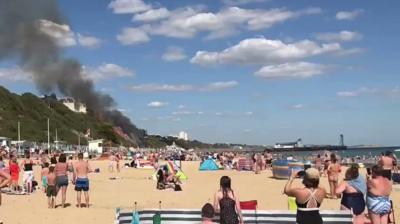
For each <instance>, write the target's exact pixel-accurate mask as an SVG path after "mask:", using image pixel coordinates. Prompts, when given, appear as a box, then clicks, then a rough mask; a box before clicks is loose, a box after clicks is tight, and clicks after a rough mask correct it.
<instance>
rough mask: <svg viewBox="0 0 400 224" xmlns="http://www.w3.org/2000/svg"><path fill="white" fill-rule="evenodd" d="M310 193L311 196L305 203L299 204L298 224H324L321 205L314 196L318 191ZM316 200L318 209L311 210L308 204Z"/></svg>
mask: <svg viewBox="0 0 400 224" xmlns="http://www.w3.org/2000/svg"><path fill="white" fill-rule="evenodd" d="M308 190H309V191H310V196H309V197H308V199H307V201H306V202H305V203H298V202H297V201H296V204H297V215H296V223H298V224H323V222H322V217H321V215H320V214H319V206H321V203H319V202H318V200H317V199H316V198H315V196H314V194H315V192H316V190H314V191H311V190H310V189H308ZM311 200H314V201H315V202H316V203H317V207H315V208H309V207H308V203H309V202H310V201H311Z"/></svg>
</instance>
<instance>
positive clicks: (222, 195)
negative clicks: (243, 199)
mask: <svg viewBox="0 0 400 224" xmlns="http://www.w3.org/2000/svg"><path fill="white" fill-rule="evenodd" d="M214 209H215V211H216V212H219V214H220V223H221V224H239V223H240V224H243V216H242V211H241V209H240V204H239V198H238V196H237V195H235V193H234V191H233V190H232V188H231V178H229V177H228V176H223V177H221V180H220V189H219V190H218V191H217V193H215V195H214Z"/></svg>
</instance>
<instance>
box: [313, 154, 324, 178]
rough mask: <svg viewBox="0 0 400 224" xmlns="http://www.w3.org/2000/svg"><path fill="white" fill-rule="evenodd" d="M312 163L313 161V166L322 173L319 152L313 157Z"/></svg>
mask: <svg viewBox="0 0 400 224" xmlns="http://www.w3.org/2000/svg"><path fill="white" fill-rule="evenodd" d="M314 163H315V168H316V169H317V170H318V171H319V173H320V174H322V172H323V170H322V158H321V155H320V154H318V155H317V158H315V160H314Z"/></svg>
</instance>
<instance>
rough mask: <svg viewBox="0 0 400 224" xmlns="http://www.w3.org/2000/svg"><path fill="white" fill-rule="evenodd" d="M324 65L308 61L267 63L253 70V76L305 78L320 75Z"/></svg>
mask: <svg viewBox="0 0 400 224" xmlns="http://www.w3.org/2000/svg"><path fill="white" fill-rule="evenodd" d="M324 70H325V66H323V65H319V64H314V63H309V62H294V63H285V64H278V65H267V66H264V67H262V68H261V69H260V70H258V71H257V72H255V73H254V74H255V76H257V77H260V78H264V79H297V78H301V79H305V78H311V77H313V76H316V75H320V74H322V73H323V72H324Z"/></svg>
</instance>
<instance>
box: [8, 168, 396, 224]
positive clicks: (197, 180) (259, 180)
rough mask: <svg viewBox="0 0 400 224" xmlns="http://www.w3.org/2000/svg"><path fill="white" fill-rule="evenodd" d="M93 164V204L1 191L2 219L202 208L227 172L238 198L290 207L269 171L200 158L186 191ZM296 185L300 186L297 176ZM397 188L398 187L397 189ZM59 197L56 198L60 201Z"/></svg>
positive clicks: (61, 221)
mask: <svg viewBox="0 0 400 224" xmlns="http://www.w3.org/2000/svg"><path fill="white" fill-rule="evenodd" d="M90 163H91V166H92V167H93V168H100V170H101V172H100V173H91V174H90V176H89V178H90V204H91V207H90V208H76V207H75V204H76V193H75V192H74V190H73V185H69V187H68V191H67V203H69V204H70V206H69V207H67V208H61V207H59V208H57V209H48V208H47V198H46V197H45V195H44V193H42V192H41V191H37V192H35V193H33V194H32V195H19V196H10V195H5V194H3V204H2V205H1V206H0V220H2V221H3V222H4V224H19V223H21V224H26V223H30V224H32V223H33V224H36V223H38V224H41V223H43V224H45V223H53V224H67V223H68V224H71V223H86V224H111V223H113V220H114V215H115V209H116V208H117V207H121V208H133V205H134V203H135V202H137V203H138V208H139V209H142V208H158V202H159V201H162V208H200V207H201V206H202V205H203V204H204V203H206V202H211V203H212V201H213V195H214V193H215V192H216V191H217V189H218V184H219V178H220V177H221V176H223V175H228V176H230V177H231V178H232V185H233V186H232V187H233V189H234V190H235V192H236V194H237V195H238V196H239V198H240V200H242V201H244V200H253V199H257V200H258V203H259V209H287V199H286V196H285V195H283V194H282V190H283V187H284V185H285V183H286V181H285V180H275V179H273V178H271V176H272V173H271V172H270V171H264V172H263V173H262V174H259V175H256V174H254V173H253V172H238V171H214V172H199V171H198V167H199V162H184V163H183V171H184V172H185V174H186V175H187V176H188V177H189V180H188V181H186V183H184V184H183V186H182V188H183V191H182V192H174V191H171V190H167V191H157V190H156V189H155V181H153V180H150V179H149V176H151V174H152V173H153V171H152V170H141V169H132V168H123V169H122V170H121V173H119V174H118V176H119V177H120V178H119V179H117V180H109V177H110V173H109V172H108V171H107V165H108V162H107V161H91V162H90ZM39 177H40V168H39V167H38V166H35V178H36V180H38V179H39ZM321 182H322V185H324V186H325V187H328V183H327V179H326V178H322V180H321ZM295 184H297V185H299V186H300V182H299V181H298V180H296V181H295ZM397 189H398V188H397ZM392 199H393V201H394V204H395V211H396V220H400V203H399V202H400V191H399V190H397V191H396V190H394V191H393V193H392ZM60 200H61V198H57V204H59V203H60ZM339 204H340V201H339V200H332V199H326V200H325V201H324V202H323V204H322V209H335V210H337V209H339Z"/></svg>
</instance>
